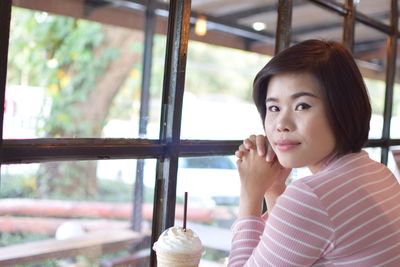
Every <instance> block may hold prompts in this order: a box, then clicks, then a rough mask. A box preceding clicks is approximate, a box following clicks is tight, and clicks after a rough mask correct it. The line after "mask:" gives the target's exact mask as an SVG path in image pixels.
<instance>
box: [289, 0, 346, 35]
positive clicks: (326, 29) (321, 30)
mask: <svg viewBox="0 0 400 267" xmlns="http://www.w3.org/2000/svg"><path fill="white" fill-rule="evenodd" d="M310 14H312V16H310ZM342 28H343V17H342V16H339V15H338V14H336V13H335V12H332V11H329V10H327V9H324V8H321V7H320V6H318V5H316V4H313V3H312V2H311V1H305V0H302V1H297V2H296V4H294V8H293V18H292V42H293V43H297V42H301V41H304V40H308V39H322V40H332V41H337V42H342V38H343V37H342V36H343V29H342Z"/></svg>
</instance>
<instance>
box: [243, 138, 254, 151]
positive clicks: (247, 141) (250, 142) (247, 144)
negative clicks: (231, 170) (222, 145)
mask: <svg viewBox="0 0 400 267" xmlns="http://www.w3.org/2000/svg"><path fill="white" fill-rule="evenodd" d="M243 145H244V148H245V149H247V150H250V149H253V148H254V141H253V140H252V139H251V137H250V138H246V139H244V141H243Z"/></svg>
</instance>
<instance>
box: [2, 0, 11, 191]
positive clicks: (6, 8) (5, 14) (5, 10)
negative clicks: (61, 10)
mask: <svg viewBox="0 0 400 267" xmlns="http://www.w3.org/2000/svg"><path fill="white" fill-rule="evenodd" d="M10 21H11V0H1V1H0V29H1V31H0V103H2V107H1V108H0V149H2V148H3V121H4V100H5V95H6V80H7V61H8V40H9V37H10ZM0 188H1V164H0Z"/></svg>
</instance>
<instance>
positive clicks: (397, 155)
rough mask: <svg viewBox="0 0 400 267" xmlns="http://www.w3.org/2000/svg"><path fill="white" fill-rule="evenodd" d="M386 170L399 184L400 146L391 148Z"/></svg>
mask: <svg viewBox="0 0 400 267" xmlns="http://www.w3.org/2000/svg"><path fill="white" fill-rule="evenodd" d="M388 168H389V169H390V170H391V171H392V172H393V173H394V175H395V176H396V178H397V181H399V182H400V146H392V147H391V148H390V150H389V158H388Z"/></svg>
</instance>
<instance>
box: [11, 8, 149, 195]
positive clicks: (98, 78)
mask: <svg viewBox="0 0 400 267" xmlns="http://www.w3.org/2000/svg"><path fill="white" fill-rule="evenodd" d="M12 12H13V14H12V18H13V19H12V22H11V36H10V45H9V66H8V80H7V83H8V84H18V85H29V86H39V87H43V88H46V90H47V95H48V97H47V98H46V99H47V101H49V102H50V103H45V105H49V106H50V111H49V114H47V115H45V116H43V117H42V119H43V122H42V123H41V124H39V125H41V127H38V128H37V135H38V136H39V137H47V138H74V137H80V138H86V137H87V138H90V137H101V131H102V129H103V126H104V124H105V122H106V119H107V116H108V115H109V112H110V106H111V104H112V101H113V99H114V98H115V96H116V94H117V92H118V91H119V90H120V88H121V87H122V85H123V84H124V82H125V81H126V78H127V77H128V76H129V73H130V72H131V71H132V69H133V68H134V66H135V64H136V65H139V64H138V62H140V58H141V48H142V47H141V46H142V38H143V37H142V33H141V32H138V31H132V30H129V29H125V28H121V27H115V26H111V25H106V24H99V23H95V22H90V21H86V20H81V19H75V18H69V17H63V16H56V15H50V14H48V13H46V12H40V11H31V10H25V9H21V8H13V10H12ZM136 67H137V66H136ZM38 185H39V188H38V190H39V192H41V194H42V195H44V196H50V195H53V196H56V195H57V196H62V195H66V196H69V197H71V195H72V196H73V195H76V196H84V195H87V196H94V195H95V194H96V192H97V184H96V162H95V161H90V162H63V163H50V164H42V167H41V169H40V170H39V173H38Z"/></svg>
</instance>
